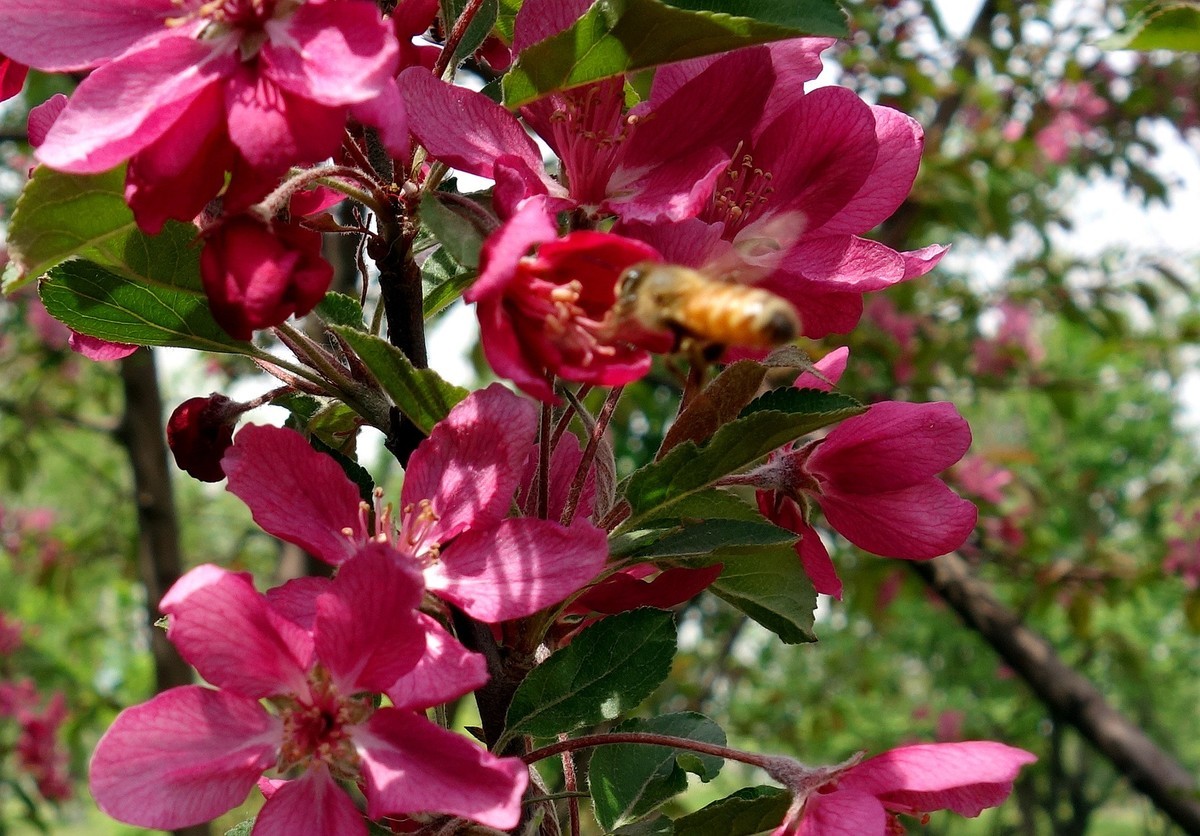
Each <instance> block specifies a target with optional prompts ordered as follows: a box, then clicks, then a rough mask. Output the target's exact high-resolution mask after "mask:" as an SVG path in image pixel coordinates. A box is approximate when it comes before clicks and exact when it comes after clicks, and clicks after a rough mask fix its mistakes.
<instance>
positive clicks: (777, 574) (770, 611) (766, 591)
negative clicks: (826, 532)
mask: <svg viewBox="0 0 1200 836" xmlns="http://www.w3.org/2000/svg"><path fill="white" fill-rule="evenodd" d="M705 562H706V563H708V564H712V563H723V564H725V568H724V570H723V571H722V572H721V577H719V578H717V580H716V581H715V582H714V583H713V584H712V586H710V587H709V588H708V589H709V591H710V592H712V593H714V594H715V595H717V596H719V597H721V598H723V599H724V600H725V601H727V602H729V603H730V604H731V605H733V606H734V607H736V608H737V609H739V610H741V611H742V612H744V613H745V614H746V615H748V616H750V618H752V619H754V620H755V621H757V622H758V623H759V624H761V625H762V626H763V627H766V628H767V629H768V630H770V631H771V632H772V633H774V634H775V635H777V636H779V638H780V639H781V640H782V641H783V642H784V643H785V644H800V643H802V642H814V641H816V640H817V638H816V636H815V635H814V634H813V611H814V610H815V609H816V607H817V591H816V590H815V589H814V588H813V585H812V581H810V580H809V579H808V575H806V574H805V573H804V567H803V566H802V565H801V563H800V558H799V557H797V556H796V551H795V549H793V548H792V547H791V546H782V545H780V546H765V547H757V548H753V547H752V548H724V549H718V550H716V551H714V552H713V553H712V554H711V555H708V556H707V557H706V558H705Z"/></svg>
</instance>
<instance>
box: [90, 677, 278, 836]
mask: <svg viewBox="0 0 1200 836" xmlns="http://www.w3.org/2000/svg"><path fill="white" fill-rule="evenodd" d="M282 737H283V730H282V725H281V723H280V721H279V719H278V718H276V717H274V716H272V715H271V714H269V713H268V712H267V711H266V710H264V709H263V707H262V706H261V705H259V704H258V701H257V700H254V699H249V698H247V697H241V696H238V695H237V694H231V693H228V692H226V691H214V690H212V689H210V688H202V687H200V686H198V685H185V686H183V687H180V688H172V689H170V690H169V691H164V692H163V693H161V694H158V695H157V696H155V697H154V698H153V699H151V700H150V701H149V702H145V703H142V704H141V705H137V706H134V707H133V708H127V709H125V710H124V711H122V712H121V713H120V714H119V715H118V716H117V719H116V720H115V721H114V722H113V724H112V726H110V727H109V729H108V731H107V732H105V733H104V736H103V737H102V738H101V739H100V742H99V743H98V744H97V745H96V751H95V754H93V755H92V763H91V767H90V779H89V783H90V786H91V790H92V796H93V797H94V798H95V799H96V803H97V805H98V806H99V807H100V809H101V810H103V811H104V812H105V813H107V814H108V815H110V816H112V817H113V818H115V819H119V820H121V821H123V822H128V823H129V824H135V825H138V826H140V827H152V828H156V829H159V830H174V829H176V828H180V827H187V826H189V825H193V824H199V823H201V822H205V821H208V820H210V819H213V818H216V817H217V816H219V815H221V814H222V813H224V812H226V811H227V810H230V809H232V808H234V807H236V806H237V805H238V804H240V803H241V802H242V801H243V800H244V799H245V798H246V795H247V794H248V793H249V792H250V790H251V789H253V788H254V782H255V781H256V780H257V779H258V777H259V775H261V774H262V771H263V770H264V769H267V768H269V767H270V766H271V765H273V764H274V763H275V758H276V756H277V753H278V750H279V745H280V741H281V740H282Z"/></svg>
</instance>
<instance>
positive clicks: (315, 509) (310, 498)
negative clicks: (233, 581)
mask: <svg viewBox="0 0 1200 836" xmlns="http://www.w3.org/2000/svg"><path fill="white" fill-rule="evenodd" d="M221 468H222V469H223V470H224V471H225V475H226V476H227V477H228V478H229V484H228V486H227V487H228V490H229V491H230V493H232V494H233V495H234V496H236V497H237V498H238V499H240V500H242V502H245V503H246V506H247V507H248V508H249V509H250V513H251V515H253V517H254V521H255V522H256V523H258V524H259V525H260V526H262V528H263V529H265V530H266V532H267V533H268V534H271V535H274V536H275V537H278V538H280V539H281V540H287V541H288V542H289V543H295V544H296V545H297V546H300V547H301V548H302V549H304V550H305V551H307V552H309V553H311V554H313V555H314V556H316V557H319V558H320V559H321V560H324V561H325V562H326V563H332V564H333V565H335V566H336V565H337V564H339V563H342V562H343V561H345V560H346V559H348V558H349V557H350V556H351V555H353V554H354V552H355V550H356V549H357V542H358V538H365V536H366V532H365V531H360V527H361V526H360V522H359V515H358V507H359V502H360V500H359V496H358V488H356V487H355V486H354V483H352V482H351V481H350V480H349V479H347V478H346V474H345V473H344V472H343V471H342V468H341V466H340V465H338V463H337V462H336V461H334V460H333V458H332V457H330V456H326V455H324V454H322V453H318V452H317V451H316V450H314V449H312V447H310V446H309V445H308V442H307V441H305V440H304V436H302V435H300V433H298V432H295V431H294V430H285V429H282V428H280V427H264V426H256V425H254V424H250V425H247V426H245V427H243V428H242V430H241V432H239V433H238V434H237V437H236V438H235V439H234V442H233V446H232V447H230V448H229V450H228V452H226V453H225V457H224V458H223V459H221ZM346 528H349V529H350V530H351V532H352V534H353V537H354V539H351V537H347V536H346V535H345V534H343V533H342V530H343V529H346Z"/></svg>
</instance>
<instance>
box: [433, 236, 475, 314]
mask: <svg viewBox="0 0 1200 836" xmlns="http://www.w3.org/2000/svg"><path fill="white" fill-rule="evenodd" d="M475 275H476V272H475V271H474V270H472V269H471V268H469V267H463V266H462V265H461V264H459V263H458V262H457V261H455V260H454V257H453V256H451V255H450V253H449V252H447V251H446V248H445V247H438V248H437V249H436V250H434V251H433V252H432V253H431V254H430V255H429V258H427V259H425V261H424V263H422V264H421V293H422V297H423V299H424V302H423V308H424V313H425V318H426V319H429V317H431V316H433V315H434V314H436V313H438V312H439V311H441V310H443V309H444V308H445V307H446V306H447V305H449V304H450V303H451V302H453V301H454V300H455V299H457V298H458V297H460V296H462V294H463V291H465V290H466V289H467V288H468V287H470V286H471V282H473V281H475Z"/></svg>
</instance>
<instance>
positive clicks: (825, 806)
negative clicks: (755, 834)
mask: <svg viewBox="0 0 1200 836" xmlns="http://www.w3.org/2000/svg"><path fill="white" fill-rule="evenodd" d="M778 832H779V831H776V833H778ZM795 833H796V836H885V834H886V833H887V811H886V810H884V809H883V805H882V804H880V803H879V800H878V799H877V798H875V797H874V796H873V795H868V794H867V793H864V792H855V791H853V790H843V789H841V788H840V787H839V788H838V789H837V790H835V791H834V792H831V793H821V792H814V793H813V794H812V795H810V796H809V797H808V801H806V802H805V804H804V816H803V818H801V819H800V824H799V826H798V827H797V828H796V830H795Z"/></svg>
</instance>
